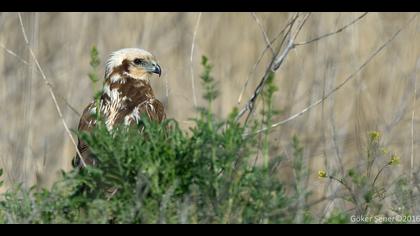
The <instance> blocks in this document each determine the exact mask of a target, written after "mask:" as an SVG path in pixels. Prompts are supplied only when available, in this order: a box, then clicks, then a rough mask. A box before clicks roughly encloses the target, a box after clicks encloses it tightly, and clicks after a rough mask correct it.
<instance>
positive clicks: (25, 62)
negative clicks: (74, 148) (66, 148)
mask: <svg viewBox="0 0 420 236" xmlns="http://www.w3.org/2000/svg"><path fill="white" fill-rule="evenodd" d="M0 48H2V49H3V50H4V51H5V52H7V53H8V54H10V55H12V56H14V57H15V58H16V59H18V60H19V61H21V62H22V63H23V64H25V65H27V66H30V63H29V62H27V61H26V60H25V59H23V58H22V57H20V56H19V55H17V54H16V53H15V52H14V51H12V50H10V49H8V48H6V47H5V46H4V44H2V43H0ZM37 72H38V73H40V72H39V71H37ZM40 74H41V73H40ZM52 86H53V85H52ZM53 88H54V86H53ZM57 97H58V98H59V99H61V100H62V101H63V102H64V103H65V104H66V106H68V107H69V108H70V110H71V111H73V112H74V113H75V114H76V115H77V116H80V115H81V114H80V113H79V112H78V111H77V110H76V109H75V108H74V107H73V106H72V105H71V104H70V103H69V102H68V101H67V100H66V99H65V98H64V97H63V96H61V95H57Z"/></svg>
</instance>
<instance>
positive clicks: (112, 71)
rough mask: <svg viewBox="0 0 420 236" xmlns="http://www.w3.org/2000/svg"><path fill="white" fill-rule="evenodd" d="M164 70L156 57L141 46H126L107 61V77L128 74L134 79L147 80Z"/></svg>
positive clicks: (112, 54)
mask: <svg viewBox="0 0 420 236" xmlns="http://www.w3.org/2000/svg"><path fill="white" fill-rule="evenodd" d="M161 73H162V71H161V68H160V66H159V64H158V63H157V61H156V59H155V57H154V56H153V55H152V54H151V53H150V52H148V51H146V50H143V49H139V48H124V49H120V50H118V51H115V52H113V53H111V55H110V56H109V58H108V60H107V61H106V67H105V78H110V77H111V79H112V76H114V75H115V76H123V75H127V76H130V77H131V78H133V79H139V80H147V79H150V78H151V77H152V76H153V75H154V74H157V75H159V77H160V75H161Z"/></svg>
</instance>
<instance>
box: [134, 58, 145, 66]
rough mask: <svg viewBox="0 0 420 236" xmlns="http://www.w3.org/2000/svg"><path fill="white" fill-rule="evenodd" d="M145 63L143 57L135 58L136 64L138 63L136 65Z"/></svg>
mask: <svg viewBox="0 0 420 236" xmlns="http://www.w3.org/2000/svg"><path fill="white" fill-rule="evenodd" d="M143 63H144V60H143V59H140V58H136V59H134V64H136V65H142V64H143Z"/></svg>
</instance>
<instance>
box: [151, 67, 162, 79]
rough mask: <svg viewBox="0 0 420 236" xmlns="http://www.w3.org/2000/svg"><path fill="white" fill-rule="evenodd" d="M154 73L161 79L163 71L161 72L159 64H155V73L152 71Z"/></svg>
mask: <svg viewBox="0 0 420 236" xmlns="http://www.w3.org/2000/svg"><path fill="white" fill-rule="evenodd" d="M152 73H155V74H158V75H159V77H160V75H161V74H162V70H161V68H160V66H159V64H153V71H152Z"/></svg>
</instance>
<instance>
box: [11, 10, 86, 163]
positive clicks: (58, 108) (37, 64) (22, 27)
mask: <svg viewBox="0 0 420 236" xmlns="http://www.w3.org/2000/svg"><path fill="white" fill-rule="evenodd" d="M18 17H19V23H20V28H21V30H22V34H23V37H24V39H25V43H26V46H27V47H28V49H29V52H30V54H31V57H32V59H33V60H34V62H35V65H36V67H37V69H38V71H39V72H40V73H41V75H42V78H43V80H44V82H45V84H46V85H47V87H48V91H49V93H50V95H51V98H52V100H53V102H54V105H55V108H56V110H57V113H58V116H59V118H60V119H61V122H62V123H63V126H64V129H65V130H66V132H67V134H68V136H69V138H70V140H71V142H72V143H73V145H74V147H75V149H76V152H77V154H78V155H79V157H80V160H81V163H82V166H83V167H86V163H85V161H84V160H83V156H82V155H81V154H80V152H79V149H78V148H77V144H76V141H75V140H74V138H73V136H72V135H71V132H70V129H69V127H68V126H67V123H66V121H65V120H64V117H63V114H62V112H61V109H60V106H59V105H58V102H57V99H56V96H55V94H54V91H53V89H52V85H51V83H50V82H49V81H48V79H47V77H46V76H45V73H44V71H43V70H42V68H41V66H40V64H39V62H38V59H37V58H36V56H35V53H34V51H33V50H32V47H31V46H30V44H29V41H28V38H27V36H26V32H25V27H24V26H23V21H22V16H21V15H20V12H18Z"/></svg>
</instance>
